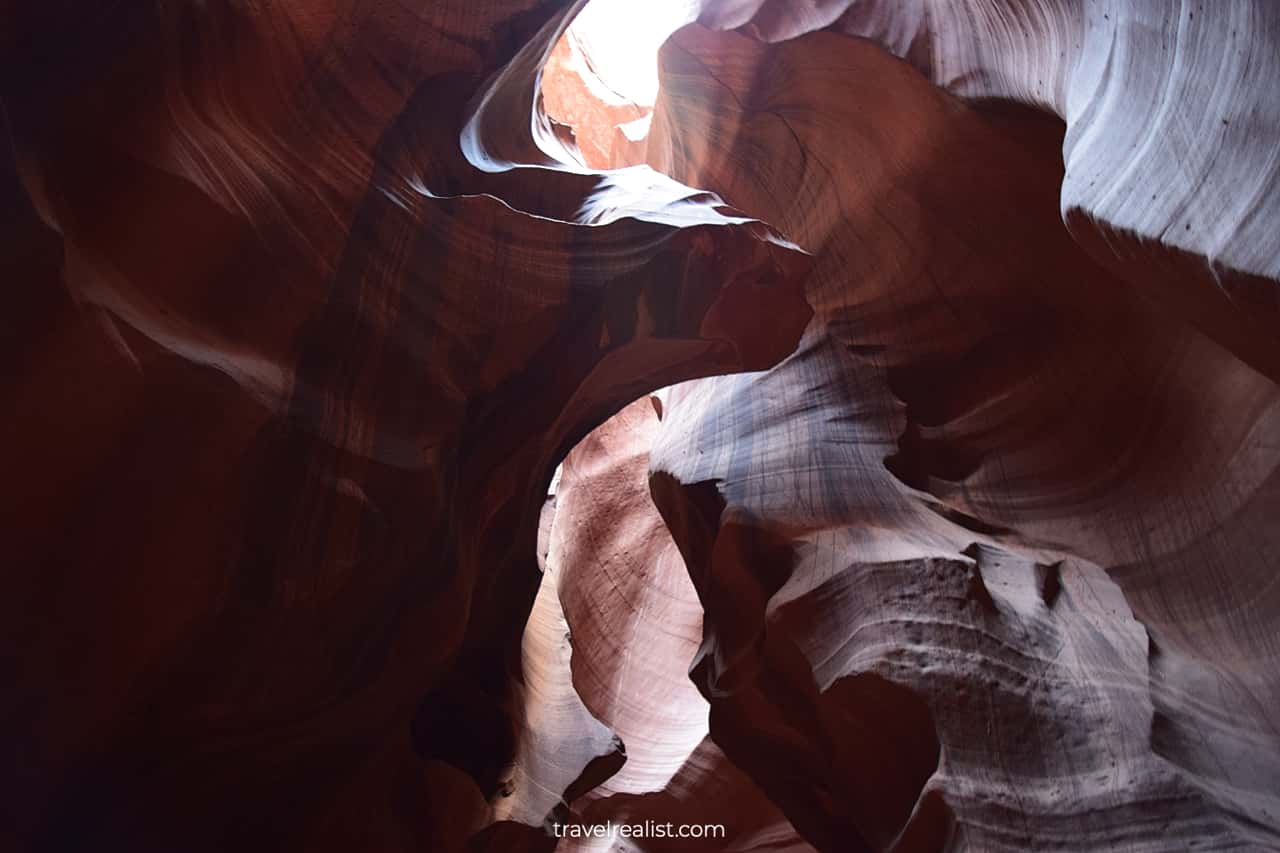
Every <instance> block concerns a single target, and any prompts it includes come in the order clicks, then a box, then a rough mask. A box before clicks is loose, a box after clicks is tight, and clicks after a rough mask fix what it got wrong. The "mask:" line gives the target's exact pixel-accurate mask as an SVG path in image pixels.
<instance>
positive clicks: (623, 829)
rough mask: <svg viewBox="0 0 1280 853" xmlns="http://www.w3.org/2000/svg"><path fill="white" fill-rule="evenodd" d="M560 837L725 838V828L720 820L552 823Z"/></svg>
mask: <svg viewBox="0 0 1280 853" xmlns="http://www.w3.org/2000/svg"><path fill="white" fill-rule="evenodd" d="M550 829H551V834H552V835H554V836H555V837H556V838H724V837H725V828H724V825H723V824H719V823H671V822H669V821H667V822H664V821H657V820H645V821H640V822H638V823H614V822H613V821H611V820H607V821H605V822H604V823H555V822H552V823H551V824H550Z"/></svg>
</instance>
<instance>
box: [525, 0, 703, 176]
mask: <svg viewBox="0 0 1280 853" xmlns="http://www.w3.org/2000/svg"><path fill="white" fill-rule="evenodd" d="M695 13H696V10H695V9H694V7H693V6H692V5H691V4H690V3H689V2H688V0H655V2H649V3H636V2H633V0H592V2H590V3H588V4H587V5H586V6H585V7H583V9H582V11H581V12H579V13H578V16H577V17H576V18H574V20H573V23H572V24H570V25H569V27H568V29H566V30H565V32H564V34H563V35H562V36H561V37H560V40H559V41H558V42H556V45H555V47H554V48H553V49H552V52H551V55H550V57H549V58H548V59H547V63H546V65H545V66H544V68H543V71H542V98H543V108H544V109H545V110H546V113H547V115H548V116H550V117H551V119H552V120H553V121H555V122H557V123H558V124H561V125H564V126H566V127H568V128H570V129H571V130H572V132H573V135H574V138H575V140H576V142H577V146H578V150H579V151H580V152H581V155H582V164H583V165H585V166H587V167H588V168H591V169H616V168H621V167H624V166H633V165H638V164H640V163H644V162H645V142H646V140H647V138H648V135H649V126H650V122H651V121H652V118H653V109H654V104H655V103H656V102H657V98H658V88H659V81H658V61H657V53H658V48H659V47H661V46H662V43H663V42H664V41H666V39H667V37H668V36H669V35H671V33H673V32H675V31H676V30H677V29H679V28H680V27H682V26H684V25H685V24H686V23H689V22H690V21H692V20H693V17H694V15H695Z"/></svg>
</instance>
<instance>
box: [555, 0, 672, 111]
mask: <svg viewBox="0 0 1280 853" xmlns="http://www.w3.org/2000/svg"><path fill="white" fill-rule="evenodd" d="M696 13H697V12H696V6H695V5H694V4H693V3H692V2H690V0H591V2H590V3H588V4H587V6H586V8H585V9H583V10H582V11H581V12H579V13H578V17H577V18H576V19H575V20H574V22H573V23H572V24H571V25H570V27H569V30H570V32H571V33H572V35H573V38H574V39H575V40H576V41H577V42H578V43H579V45H580V46H581V48H582V51H583V53H584V54H585V57H586V61H587V64H588V65H589V66H590V69H591V71H592V72H594V74H595V76H596V77H598V78H599V80H600V82H601V83H602V84H603V85H604V88H606V89H608V90H609V93H611V94H612V95H613V99H616V100H615V102H617V103H623V102H630V103H633V104H640V105H643V106H652V105H653V103H654V101H655V100H656V99H657V97H658V48H659V47H661V46H662V43H663V42H664V41H666V40H667V36H669V35H671V34H672V33H673V32H675V31H676V30H678V29H680V28H681V27H682V26H684V25H685V24H687V23H689V22H691V21H692V20H693V19H694V16H695V15H696ZM609 93H597V94H598V95H599V96H601V97H602V98H603V97H607V96H608V94H609ZM611 100H612V99H611Z"/></svg>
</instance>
